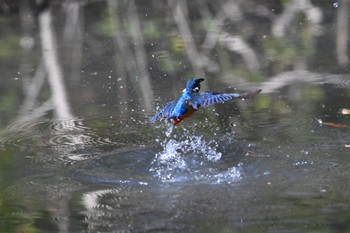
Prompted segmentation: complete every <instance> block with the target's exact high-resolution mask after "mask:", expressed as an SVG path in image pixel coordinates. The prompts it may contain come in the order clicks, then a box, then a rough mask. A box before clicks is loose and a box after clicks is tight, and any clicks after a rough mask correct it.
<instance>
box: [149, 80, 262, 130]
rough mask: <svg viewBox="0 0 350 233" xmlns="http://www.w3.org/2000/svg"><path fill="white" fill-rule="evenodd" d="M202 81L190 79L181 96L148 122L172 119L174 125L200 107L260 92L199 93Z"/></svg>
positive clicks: (247, 96)
mask: <svg viewBox="0 0 350 233" xmlns="http://www.w3.org/2000/svg"><path fill="white" fill-rule="evenodd" d="M202 81H204V79H203V78H192V79H190V80H188V81H187V84H186V89H185V90H184V92H183V93H182V95H181V96H180V97H179V98H178V99H176V100H173V101H171V102H169V103H167V104H166V105H165V106H164V107H163V108H162V109H161V110H160V111H159V112H158V113H157V114H156V115H154V116H153V117H151V118H150V121H151V122H155V121H157V120H159V121H163V120H167V119H172V120H173V124H174V125H176V124H178V123H179V122H181V121H182V120H184V119H185V118H187V117H189V116H191V115H192V114H193V113H194V112H195V111H197V110H198V109H199V108H200V107H205V106H208V105H211V104H215V103H218V102H224V101H228V100H233V99H237V98H240V99H244V98H250V97H253V96H255V95H257V94H259V93H260V92H261V90H258V91H255V92H248V93H243V94H237V93H223V92H210V91H207V92H203V93H199V90H200V82H202Z"/></svg>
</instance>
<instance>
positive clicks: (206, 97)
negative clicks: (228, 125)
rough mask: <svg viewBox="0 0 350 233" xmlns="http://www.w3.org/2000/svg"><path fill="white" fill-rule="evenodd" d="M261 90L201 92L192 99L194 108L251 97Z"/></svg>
mask: <svg viewBox="0 0 350 233" xmlns="http://www.w3.org/2000/svg"><path fill="white" fill-rule="evenodd" d="M260 92H261V90H257V91H254V92H246V93H242V94H237V93H223V92H209V91H207V92H203V93H200V94H197V95H196V96H194V97H193V99H192V105H193V107H194V108H198V106H203V107H205V106H208V105H211V104H215V103H219V102H224V101H228V100H233V99H245V98H251V97H254V96H255V95H257V94H259V93H260Z"/></svg>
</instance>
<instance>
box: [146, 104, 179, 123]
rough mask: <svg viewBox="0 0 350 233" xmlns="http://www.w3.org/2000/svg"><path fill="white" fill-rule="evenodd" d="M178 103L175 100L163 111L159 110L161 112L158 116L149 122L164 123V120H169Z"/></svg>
mask: <svg viewBox="0 0 350 233" xmlns="http://www.w3.org/2000/svg"><path fill="white" fill-rule="evenodd" d="M176 102H177V100H173V101H171V102H169V103H167V104H166V105H165V106H164V107H163V108H162V109H161V110H159V112H158V113H157V114H156V115H154V116H153V117H151V118H150V119H149V121H150V122H155V121H162V120H164V119H168V118H169V116H170V114H171V112H172V111H173V109H174V108H175V106H176Z"/></svg>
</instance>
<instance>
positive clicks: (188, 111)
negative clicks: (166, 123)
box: [173, 103, 198, 125]
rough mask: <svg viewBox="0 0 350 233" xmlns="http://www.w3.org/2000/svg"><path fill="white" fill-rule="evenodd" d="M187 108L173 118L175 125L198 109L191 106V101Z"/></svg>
mask: <svg viewBox="0 0 350 233" xmlns="http://www.w3.org/2000/svg"><path fill="white" fill-rule="evenodd" d="M189 105H190V106H189V108H188V110H187V111H186V112H185V114H183V115H182V116H180V117H178V118H173V124H174V125H176V124H178V123H180V122H181V121H183V120H185V119H186V118H188V117H190V116H192V114H193V113H195V112H196V111H197V110H198V109H194V108H193V107H192V103H189Z"/></svg>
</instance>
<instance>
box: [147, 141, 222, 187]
mask: <svg viewBox="0 0 350 233" xmlns="http://www.w3.org/2000/svg"><path fill="white" fill-rule="evenodd" d="M176 137H177V136H176V135H174V138H167V139H166V140H165V141H164V142H163V143H161V146H162V147H163V150H162V151H160V152H159V153H157V154H156V156H155V158H154V160H153V162H152V166H151V168H150V171H151V172H152V173H154V176H155V177H157V178H159V179H160V180H163V181H178V180H187V179H189V177H192V178H194V177H193V174H198V175H199V174H200V172H201V171H202V170H203V167H205V165H206V164H208V163H212V162H216V161H218V160H220V158H221V156H222V153H221V152H218V151H217V147H218V145H217V142H216V141H214V140H209V141H207V140H205V139H204V138H203V136H194V135H187V134H186V135H184V137H183V138H179V139H177V138H176Z"/></svg>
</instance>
